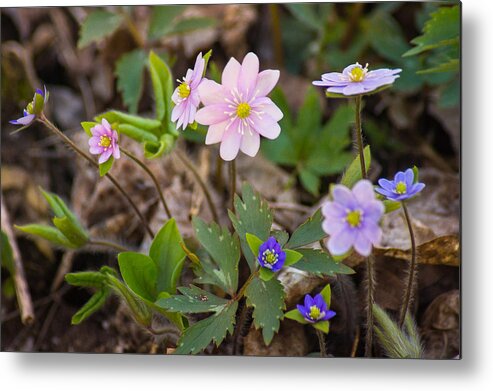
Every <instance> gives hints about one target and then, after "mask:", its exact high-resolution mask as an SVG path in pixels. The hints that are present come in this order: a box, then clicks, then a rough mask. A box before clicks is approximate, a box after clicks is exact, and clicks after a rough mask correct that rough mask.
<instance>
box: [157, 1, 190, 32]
mask: <svg viewBox="0 0 493 391" xmlns="http://www.w3.org/2000/svg"><path fill="white" fill-rule="evenodd" d="M185 8H186V6H185V5H159V6H153V7H152V8H151V11H152V14H151V20H150V23H149V33H148V37H149V39H156V38H159V37H162V36H165V35H166V34H168V33H169V32H170V31H171V30H172V29H173V25H174V20H175V19H176V17H177V16H179V15H180V14H181V13H182V12H183V11H184V10H185Z"/></svg>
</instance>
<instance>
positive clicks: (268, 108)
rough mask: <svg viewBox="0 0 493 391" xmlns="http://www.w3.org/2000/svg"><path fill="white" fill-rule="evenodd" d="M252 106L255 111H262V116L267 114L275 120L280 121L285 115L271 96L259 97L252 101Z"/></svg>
mask: <svg viewBox="0 0 493 391" xmlns="http://www.w3.org/2000/svg"><path fill="white" fill-rule="evenodd" d="M251 106H252V109H253V110H254V111H255V112H260V113H261V114H260V116H262V115H263V114H267V115H269V116H270V117H271V118H272V119H273V120H274V121H280V120H281V119H282V118H283V117H284V114H283V112H282V111H281V110H280V109H279V107H277V106H276V104H275V103H274V102H272V100H271V99H270V98H267V97H263V98H257V99H255V100H254V101H253V102H252V103H251Z"/></svg>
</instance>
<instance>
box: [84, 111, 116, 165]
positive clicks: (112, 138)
mask: <svg viewBox="0 0 493 391" xmlns="http://www.w3.org/2000/svg"><path fill="white" fill-rule="evenodd" d="M91 134H92V137H91V138H90V139H89V147H90V148H89V152H90V153H92V154H93V155H99V164H103V163H104V162H106V161H108V159H109V158H110V157H111V156H113V157H114V158H115V159H119V158H120V147H119V146H118V133H117V132H116V130H113V129H112V128H111V125H110V124H109V123H108V121H107V120H106V119H105V118H103V121H102V123H101V124H97V125H96V126H94V127H93V128H91Z"/></svg>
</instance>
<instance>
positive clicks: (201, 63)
mask: <svg viewBox="0 0 493 391" xmlns="http://www.w3.org/2000/svg"><path fill="white" fill-rule="evenodd" d="M204 67H205V60H204V59H203V58H202V53H199V55H198V56H197V59H196V60H195V66H194V68H193V74H192V80H191V83H190V86H191V87H192V88H195V87H197V86H198V85H199V83H200V80H201V79H202V75H203V74H204Z"/></svg>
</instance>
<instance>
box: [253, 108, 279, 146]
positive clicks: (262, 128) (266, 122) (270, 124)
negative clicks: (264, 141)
mask: <svg viewBox="0 0 493 391" xmlns="http://www.w3.org/2000/svg"><path fill="white" fill-rule="evenodd" d="M249 118H251V119H252V122H253V127H254V128H255V130H256V131H257V132H258V133H260V134H261V135H262V136H264V137H265V138H268V139H270V140H274V139H276V138H277V137H278V136H279V134H280V133H281V127H280V126H279V124H278V123H277V121H274V119H272V118H271V117H270V116H268V115H266V114H264V115H262V117H258V116H256V115H251V116H250V117H249Z"/></svg>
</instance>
